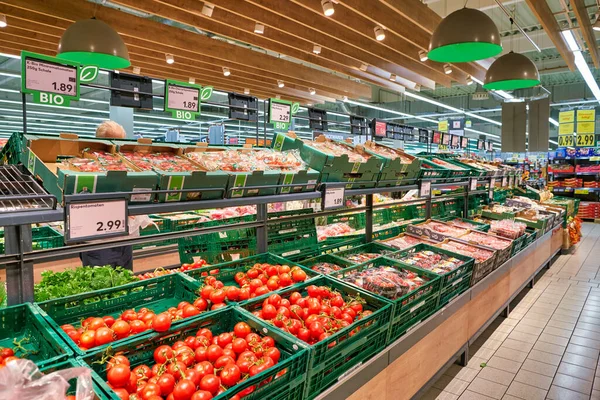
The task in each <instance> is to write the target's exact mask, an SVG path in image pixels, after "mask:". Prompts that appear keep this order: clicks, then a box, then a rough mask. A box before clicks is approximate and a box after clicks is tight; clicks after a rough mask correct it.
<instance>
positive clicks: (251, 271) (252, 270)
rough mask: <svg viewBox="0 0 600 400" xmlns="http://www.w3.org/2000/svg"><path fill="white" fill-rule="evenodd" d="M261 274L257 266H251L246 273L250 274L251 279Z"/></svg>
mask: <svg viewBox="0 0 600 400" xmlns="http://www.w3.org/2000/svg"><path fill="white" fill-rule="evenodd" d="M259 274H260V272H259V271H258V269H256V268H250V269H249V270H248V272H247V273H246V275H248V278H250V279H255V278H257V277H258V275H259Z"/></svg>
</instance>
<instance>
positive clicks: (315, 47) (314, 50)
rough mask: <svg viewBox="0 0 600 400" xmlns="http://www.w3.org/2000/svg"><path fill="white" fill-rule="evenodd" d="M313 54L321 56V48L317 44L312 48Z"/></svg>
mask: <svg viewBox="0 0 600 400" xmlns="http://www.w3.org/2000/svg"><path fill="white" fill-rule="evenodd" d="M313 53H315V54H321V46H319V45H318V44H315V45H314V46H313Z"/></svg>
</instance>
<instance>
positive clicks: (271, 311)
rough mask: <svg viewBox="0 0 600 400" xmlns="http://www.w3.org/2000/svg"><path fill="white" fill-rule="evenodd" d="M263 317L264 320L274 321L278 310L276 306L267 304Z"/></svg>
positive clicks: (263, 310)
mask: <svg viewBox="0 0 600 400" xmlns="http://www.w3.org/2000/svg"><path fill="white" fill-rule="evenodd" d="M262 315H263V318H264V319H273V318H275V317H276V316H277V309H276V308H275V306H274V305H271V304H267V305H266V306H264V307H263V309H262Z"/></svg>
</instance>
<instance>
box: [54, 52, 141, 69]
mask: <svg viewBox="0 0 600 400" xmlns="http://www.w3.org/2000/svg"><path fill="white" fill-rule="evenodd" d="M57 57H58V58H60V59H61V60H64V61H69V62H76V63H79V64H82V65H94V66H97V67H100V68H105V69H122V68H127V67H129V66H130V65H131V61H129V60H128V59H126V58H122V57H117V56H115V55H112V54H105V53H91V52H88V51H69V52H66V53H60V54H58V55H57Z"/></svg>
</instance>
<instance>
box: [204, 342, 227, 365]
mask: <svg viewBox="0 0 600 400" xmlns="http://www.w3.org/2000/svg"><path fill="white" fill-rule="evenodd" d="M222 355H223V349H222V348H221V347H220V346H219V345H216V344H211V345H210V346H208V349H207V351H206V356H207V357H208V361H210V362H213V363H214V362H215V361H217V359H218V358H219V357H221V356H222Z"/></svg>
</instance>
